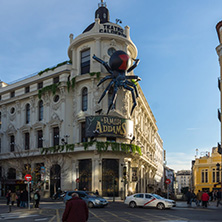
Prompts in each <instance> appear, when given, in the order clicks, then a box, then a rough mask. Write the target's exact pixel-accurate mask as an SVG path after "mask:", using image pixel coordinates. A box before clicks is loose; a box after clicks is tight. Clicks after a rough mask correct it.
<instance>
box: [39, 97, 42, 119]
mask: <svg viewBox="0 0 222 222" xmlns="http://www.w3.org/2000/svg"><path fill="white" fill-rule="evenodd" d="M42 120H43V101H42V100H40V101H39V121H42Z"/></svg>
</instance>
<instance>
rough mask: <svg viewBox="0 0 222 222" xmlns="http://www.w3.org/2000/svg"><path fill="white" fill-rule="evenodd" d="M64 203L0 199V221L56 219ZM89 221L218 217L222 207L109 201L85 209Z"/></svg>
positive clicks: (173, 221) (51, 221) (50, 221)
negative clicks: (24, 204) (22, 204)
mask: <svg viewBox="0 0 222 222" xmlns="http://www.w3.org/2000/svg"><path fill="white" fill-rule="evenodd" d="M64 208H65V205H64V203H62V202H41V203H40V209H33V208H31V209H30V210H29V209H23V208H22V209H20V208H17V207H15V206H13V207H12V208H11V212H9V207H8V206H7V205H6V201H5V200H2V199H0V222H1V221H7V220H9V221H18V222H20V221H21V222H33V221H47V222H60V221H61V218H62V214H63V212H64ZM89 212H90V216H89V220H88V221H89V222H91V221H92V222H95V221H98V222H100V221H103V222H111V221H113V222H114V221H115V222H121V221H126V222H143V221H158V222H161V221H170V222H180V221H201V222H203V221H207V222H211V221H222V214H221V212H222V207H221V206H220V207H219V208H216V207H212V205H211V207H209V208H202V207H187V206H186V204H182V205H180V206H178V207H175V208H173V209H166V210H157V209H153V208H135V209H131V208H129V207H128V206H126V205H124V204H123V203H122V202H115V203H113V202H110V203H109V205H108V206H107V207H105V208H93V209H90V210H89Z"/></svg>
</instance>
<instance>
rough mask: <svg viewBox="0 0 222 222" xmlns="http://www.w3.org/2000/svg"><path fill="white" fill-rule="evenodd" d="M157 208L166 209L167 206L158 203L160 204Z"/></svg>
mask: <svg viewBox="0 0 222 222" xmlns="http://www.w3.org/2000/svg"><path fill="white" fill-rule="evenodd" d="M156 207H157V209H159V210H163V209H165V205H164V204H163V203H158V204H157V205H156Z"/></svg>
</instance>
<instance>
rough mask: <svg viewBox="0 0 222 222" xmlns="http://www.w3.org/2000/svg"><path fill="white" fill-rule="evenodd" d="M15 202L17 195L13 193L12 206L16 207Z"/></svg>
mask: <svg viewBox="0 0 222 222" xmlns="http://www.w3.org/2000/svg"><path fill="white" fill-rule="evenodd" d="M15 201H16V193H15V192H12V193H11V204H12V206H14V203H15Z"/></svg>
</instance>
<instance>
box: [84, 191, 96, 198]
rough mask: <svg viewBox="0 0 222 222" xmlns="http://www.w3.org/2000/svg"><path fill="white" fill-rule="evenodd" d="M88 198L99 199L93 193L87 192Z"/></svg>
mask: <svg viewBox="0 0 222 222" xmlns="http://www.w3.org/2000/svg"><path fill="white" fill-rule="evenodd" d="M86 193H87V195H88V196H90V197H98V195H96V194H95V193H93V192H86Z"/></svg>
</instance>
